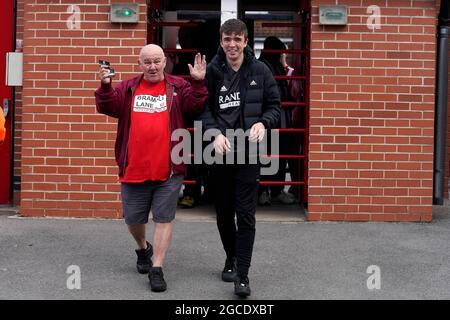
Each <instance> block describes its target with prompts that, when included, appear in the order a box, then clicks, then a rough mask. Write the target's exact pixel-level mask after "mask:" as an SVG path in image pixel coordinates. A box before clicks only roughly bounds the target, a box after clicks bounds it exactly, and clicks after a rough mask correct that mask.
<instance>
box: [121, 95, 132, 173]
mask: <svg viewBox="0 0 450 320" xmlns="http://www.w3.org/2000/svg"><path fill="white" fill-rule="evenodd" d="M130 89H131V106H130V110H129V113H130V117H129V119H128V121H129V122H130V125H129V127H128V139H127V146H126V148H125V159H124V161H123V177H124V178H125V170H126V169H127V162H128V144H129V143H130V135H131V109H132V108H133V98H134V88H130Z"/></svg>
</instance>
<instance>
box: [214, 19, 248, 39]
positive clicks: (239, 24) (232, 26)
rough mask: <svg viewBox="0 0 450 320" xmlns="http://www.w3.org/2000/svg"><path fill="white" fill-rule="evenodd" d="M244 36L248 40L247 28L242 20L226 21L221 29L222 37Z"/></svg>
mask: <svg viewBox="0 0 450 320" xmlns="http://www.w3.org/2000/svg"><path fill="white" fill-rule="evenodd" d="M224 33H226V34H232V33H235V34H244V37H245V38H248V30H247V26H246V25H245V23H244V22H243V21H242V20H239V19H229V20H227V21H225V22H224V23H223V24H222V26H221V27H220V37H221V38H222V34H224Z"/></svg>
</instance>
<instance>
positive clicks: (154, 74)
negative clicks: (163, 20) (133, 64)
mask: <svg viewBox="0 0 450 320" xmlns="http://www.w3.org/2000/svg"><path fill="white" fill-rule="evenodd" d="M139 67H140V68H141V70H142V72H143V73H144V79H145V80H147V81H150V82H152V83H157V82H160V81H162V80H164V68H165V67H166V57H165V55H164V51H163V49H162V48H161V47H160V46H158V45H156V44H148V45H146V46H144V47H143V48H142V49H141V52H140V54H139Z"/></svg>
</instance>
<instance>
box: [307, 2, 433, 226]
mask: <svg viewBox="0 0 450 320" xmlns="http://www.w3.org/2000/svg"><path fill="white" fill-rule="evenodd" d="M325 3H331V4H346V5H348V7H349V21H348V25H347V26H339V27H338V26H334V27H332V26H321V25H319V24H318V5H319V4H325ZM312 5H313V12H312V43H311V48H312V51H311V111H310V112H311V113H310V116H311V124H310V171H309V177H310V178H309V186H310V187H309V199H308V202H309V215H308V219H309V220H386V221H405V220H406V221H430V220H431V210H432V179H433V131H434V77H435V45H436V40H435V33H436V27H435V25H436V15H437V12H436V9H435V1H434V0H429V1H425V0H424V1H416V0H414V1H411V0H408V1H400V0H399V1H384V0H383V1H380V0H338V1H324V0H313V1H312ZM370 5H378V6H379V7H380V9H381V16H382V18H381V29H375V30H374V31H372V30H370V29H369V28H367V26H366V21H367V19H368V17H369V13H367V7H368V6H370Z"/></svg>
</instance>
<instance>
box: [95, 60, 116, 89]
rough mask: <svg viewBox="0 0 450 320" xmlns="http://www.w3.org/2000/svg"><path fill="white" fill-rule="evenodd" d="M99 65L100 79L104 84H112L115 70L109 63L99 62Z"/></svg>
mask: <svg viewBox="0 0 450 320" xmlns="http://www.w3.org/2000/svg"><path fill="white" fill-rule="evenodd" d="M98 64H99V66H100V71H99V77H100V80H101V81H102V83H104V84H108V83H111V78H112V77H113V76H114V75H115V72H114V69H113V68H111V66H110V63H109V61H106V60H99V61H98Z"/></svg>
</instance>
